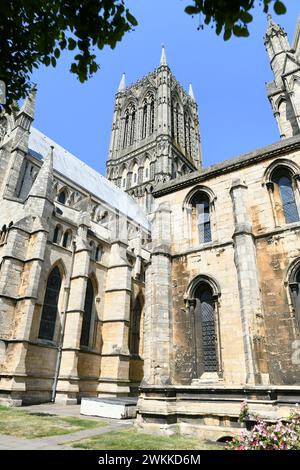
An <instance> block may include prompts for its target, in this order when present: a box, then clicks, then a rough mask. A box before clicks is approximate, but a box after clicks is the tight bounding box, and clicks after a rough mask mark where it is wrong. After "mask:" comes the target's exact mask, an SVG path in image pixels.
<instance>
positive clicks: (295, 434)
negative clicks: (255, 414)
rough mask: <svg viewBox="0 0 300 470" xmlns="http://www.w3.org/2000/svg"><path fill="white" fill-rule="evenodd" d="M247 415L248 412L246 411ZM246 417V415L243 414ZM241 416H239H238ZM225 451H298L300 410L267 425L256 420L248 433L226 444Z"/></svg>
mask: <svg viewBox="0 0 300 470" xmlns="http://www.w3.org/2000/svg"><path fill="white" fill-rule="evenodd" d="M243 407H244V404H243V405H242V410H243ZM246 411H247V414H248V411H249V410H246ZM243 414H244V415H246V413H243ZM240 416H241V414H240ZM226 449H227V450H300V409H299V410H296V411H294V412H292V413H291V415H290V416H289V417H288V418H286V419H285V420H279V421H277V423H275V424H269V423H266V422H265V421H263V420H261V419H259V418H257V423H256V425H255V426H254V428H253V429H252V430H251V431H250V432H242V433H241V435H240V436H239V437H238V438H233V440H232V441H231V442H230V443H228V444H227V446H226Z"/></svg>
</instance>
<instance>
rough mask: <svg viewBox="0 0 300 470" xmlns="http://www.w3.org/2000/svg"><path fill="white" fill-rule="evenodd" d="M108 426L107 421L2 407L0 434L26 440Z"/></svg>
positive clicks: (0, 407)
mask: <svg viewBox="0 0 300 470" xmlns="http://www.w3.org/2000/svg"><path fill="white" fill-rule="evenodd" d="M106 424H107V423H106V422H105V421H98V420H97V421H96V420H91V419H82V418H76V417H71V416H56V415H49V414H40V413H29V412H28V411H24V410H20V409H16V408H7V407H4V406H0V434H7V435H9V436H16V437H24V438H26V439H34V438H42V437H48V436H57V435H62V434H70V433H73V432H76V431H82V430H84V429H93V428H99V427H103V426H105V425H106Z"/></svg>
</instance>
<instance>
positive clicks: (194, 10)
mask: <svg viewBox="0 0 300 470" xmlns="http://www.w3.org/2000/svg"><path fill="white" fill-rule="evenodd" d="M184 11H185V12H186V13H187V14H188V15H196V14H197V13H200V9H199V7H193V6H191V5H190V6H188V7H186V8H185V9H184Z"/></svg>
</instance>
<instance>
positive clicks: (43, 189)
mask: <svg viewBox="0 0 300 470" xmlns="http://www.w3.org/2000/svg"><path fill="white" fill-rule="evenodd" d="M53 148H54V147H53V146H51V150H50V151H49V153H48V155H47V157H46V158H45V159H44V163H43V165H42V167H41V169H40V171H39V173H38V175H37V177H36V179H35V181H34V183H33V185H32V187H31V189H30V191H29V194H28V196H27V199H29V198H41V199H48V200H49V201H51V202H52V183H53Z"/></svg>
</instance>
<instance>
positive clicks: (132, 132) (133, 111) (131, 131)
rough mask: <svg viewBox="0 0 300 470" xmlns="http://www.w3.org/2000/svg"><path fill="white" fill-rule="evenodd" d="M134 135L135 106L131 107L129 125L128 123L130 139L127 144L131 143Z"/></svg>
mask: <svg viewBox="0 0 300 470" xmlns="http://www.w3.org/2000/svg"><path fill="white" fill-rule="evenodd" d="M134 135H135V108H133V109H132V114H131V125H130V139H129V145H132V144H133V142H134Z"/></svg>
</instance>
